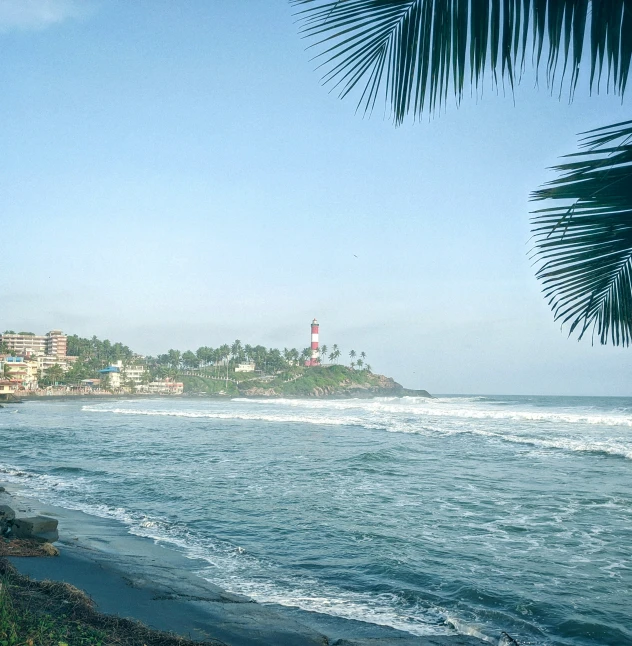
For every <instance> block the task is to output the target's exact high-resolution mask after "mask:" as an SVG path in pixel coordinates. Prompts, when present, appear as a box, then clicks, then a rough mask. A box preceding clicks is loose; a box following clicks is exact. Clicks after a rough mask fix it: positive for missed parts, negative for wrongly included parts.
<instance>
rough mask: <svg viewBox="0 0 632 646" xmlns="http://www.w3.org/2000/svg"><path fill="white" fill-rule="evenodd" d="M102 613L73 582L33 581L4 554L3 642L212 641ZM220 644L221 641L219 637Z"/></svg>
mask: <svg viewBox="0 0 632 646" xmlns="http://www.w3.org/2000/svg"><path fill="white" fill-rule="evenodd" d="M211 643H213V642H193V641H191V640H189V639H184V638H182V637H177V636H175V635H171V634H168V633H162V632H159V631H157V630H152V629H151V628H148V627H147V626H144V625H143V624H141V623H138V622H136V621H131V620H129V619H121V618H119V617H115V616H112V615H102V614H100V613H98V612H96V610H95V609H94V604H93V602H92V601H91V600H90V598H89V597H88V596H87V595H86V594H84V593H83V592H82V591H81V590H78V589H77V588H75V587H73V586H71V585H68V584H67V583H56V582H54V581H41V582H37V581H31V580H30V579H29V578H27V577H25V576H21V575H20V574H18V573H17V571H16V570H15V569H14V568H13V567H12V566H11V565H9V563H8V562H7V561H6V560H5V559H2V558H0V646H109V645H111V644H117V645H118V646H140V645H142V644H144V645H145V646H193V645H197V646H204V644H206V645H207V646H210V644H211ZM214 643H217V642H214Z"/></svg>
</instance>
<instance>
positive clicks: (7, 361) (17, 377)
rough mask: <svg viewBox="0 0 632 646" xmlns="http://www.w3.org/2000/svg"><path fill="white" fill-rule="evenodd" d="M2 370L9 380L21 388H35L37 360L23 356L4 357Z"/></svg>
mask: <svg viewBox="0 0 632 646" xmlns="http://www.w3.org/2000/svg"><path fill="white" fill-rule="evenodd" d="M4 372H5V376H6V377H7V378H8V379H9V380H11V381H12V382H14V383H15V384H19V385H20V386H21V387H22V388H26V389H27V390H33V389H35V388H37V373H38V366H37V361H29V360H28V359H25V358H24V357H5V358H4Z"/></svg>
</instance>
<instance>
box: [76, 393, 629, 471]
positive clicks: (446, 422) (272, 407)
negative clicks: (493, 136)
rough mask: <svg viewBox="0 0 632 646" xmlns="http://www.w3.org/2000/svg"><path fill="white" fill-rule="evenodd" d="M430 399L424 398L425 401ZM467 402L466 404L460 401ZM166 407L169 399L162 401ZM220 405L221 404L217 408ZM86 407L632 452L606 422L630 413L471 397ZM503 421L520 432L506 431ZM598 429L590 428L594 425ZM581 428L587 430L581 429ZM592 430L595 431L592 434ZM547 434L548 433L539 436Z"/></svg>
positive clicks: (619, 422) (623, 421) (621, 421)
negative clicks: (498, 405) (481, 404)
mask: <svg viewBox="0 0 632 646" xmlns="http://www.w3.org/2000/svg"><path fill="white" fill-rule="evenodd" d="M428 402H430V403H428ZM463 404H465V407H463ZM168 405H169V406H172V404H171V403H169V404H168ZM220 407H221V409H220ZM83 410H84V411H86V412H91V413H109V414H119V415H139V416H156V417H178V418H189V419H201V420H203V419H217V420H226V421H230V420H242V421H255V422H263V423H278V424H286V423H289V424H309V425H323V426H354V427H360V428H365V429H367V430H386V431H390V432H396V433H414V434H421V435H426V434H429V433H430V434H434V433H440V434H444V435H454V434H461V433H467V434H472V435H477V436H480V437H486V438H493V439H495V440H500V441H503V442H509V443H514V444H525V445H531V446H535V447H539V448H543V449H558V450H564V451H572V452H580V453H581V452H583V453H601V454H605V455H612V456H617V457H623V458H626V459H632V438H628V437H626V438H622V437H612V436H608V435H607V433H606V432H604V431H605V430H607V429H612V428H613V427H616V428H620V429H621V431H622V432H624V433H626V435H627V429H628V428H632V418H630V416H629V415H602V414H595V413H590V412H589V411H583V412H581V413H570V412H564V413H562V412H541V411H529V410H513V411H506V410H503V411H496V410H488V409H486V408H472V400H471V399H470V398H468V399H467V400H466V401H465V402H463V401H461V400H458V401H457V403H456V404H455V403H454V402H453V401H452V400H439V402H438V403H434V400H427V399H426V398H403V399H397V398H379V399H375V400H305V399H274V400H259V399H255V400H251V399H236V400H232V401H230V402H223V403H222V404H219V405H218V404H216V403H212V404H210V405H209V406H208V407H207V409H196V410H182V409H181V408H173V407H171V408H168V409H160V408H158V407H156V408H142V409H139V408H134V407H130V408H122V407H120V406H117V407H112V406H111V405H107V404H106V405H92V406H84V407H83ZM507 422H513V424H512V425H511V428H512V429H515V430H521V431H522V432H523V433H520V434H518V433H516V432H505V428H506V426H507ZM599 425H600V426H601V428H596V427H598V426H599ZM582 428H585V429H586V430H585V432H583V431H582V430H581V429H582ZM595 432H598V433H599V434H600V435H599V436H598V437H595ZM542 435H545V436H546V437H542Z"/></svg>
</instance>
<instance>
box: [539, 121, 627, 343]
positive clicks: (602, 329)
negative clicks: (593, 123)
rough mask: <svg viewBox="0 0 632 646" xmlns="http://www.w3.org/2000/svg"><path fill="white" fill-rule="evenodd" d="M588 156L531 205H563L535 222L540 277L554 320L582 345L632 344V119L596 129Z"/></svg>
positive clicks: (588, 140)
mask: <svg viewBox="0 0 632 646" xmlns="http://www.w3.org/2000/svg"><path fill="white" fill-rule="evenodd" d="M585 134H586V135H587V137H585V139H584V140H583V141H582V147H583V148H585V149H586V150H585V151H582V152H579V153H575V154H573V155H568V156H567V157H566V159H568V160H569V161H568V162H566V163H564V164H561V165H559V166H557V167H555V169H554V170H556V171H558V172H560V173H561V174H562V175H561V176H560V177H559V178H558V179H556V180H554V181H552V182H550V183H549V184H547V185H546V186H545V187H543V188H541V189H540V190H538V191H536V192H535V193H533V195H532V199H534V200H556V201H557V200H559V203H558V204H557V205H554V206H552V207H549V208H545V209H540V210H538V211H535V217H534V218H533V219H532V223H533V233H534V236H535V255H536V257H537V258H538V260H539V262H540V267H539V270H538V273H537V276H538V278H539V279H540V280H541V281H542V284H543V291H544V293H545V296H546V297H547V298H548V300H549V304H550V305H551V308H552V310H553V313H554V315H555V318H556V320H561V322H562V324H570V331H569V334H572V333H573V332H574V331H575V330H578V332H579V338H580V339H581V338H582V337H583V336H584V334H585V333H586V332H587V331H588V330H589V329H591V328H592V330H593V336H594V333H595V332H596V333H597V335H598V337H599V340H600V341H601V343H602V344H606V343H608V342H609V341H610V342H612V344H613V345H623V346H628V345H629V344H630V343H631V342H632V121H625V122H622V123H617V124H614V125H612V126H607V127H604V128H599V129H597V130H591V131H590V132H588V133H585Z"/></svg>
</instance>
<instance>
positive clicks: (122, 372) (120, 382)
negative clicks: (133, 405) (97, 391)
mask: <svg viewBox="0 0 632 646" xmlns="http://www.w3.org/2000/svg"><path fill="white" fill-rule="evenodd" d="M146 372H147V371H146V370H145V366H124V365H123V362H122V361H117V362H116V363H115V364H113V365H111V366H108V367H107V368H104V369H103V370H99V373H100V374H101V376H102V377H107V380H108V383H109V387H110V388H127V387H129V386H130V385H131V384H130V382H132V384H133V385H134V388H138V387H139V386H140V385H141V384H142V383H143V381H144V376H145V374H146Z"/></svg>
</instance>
